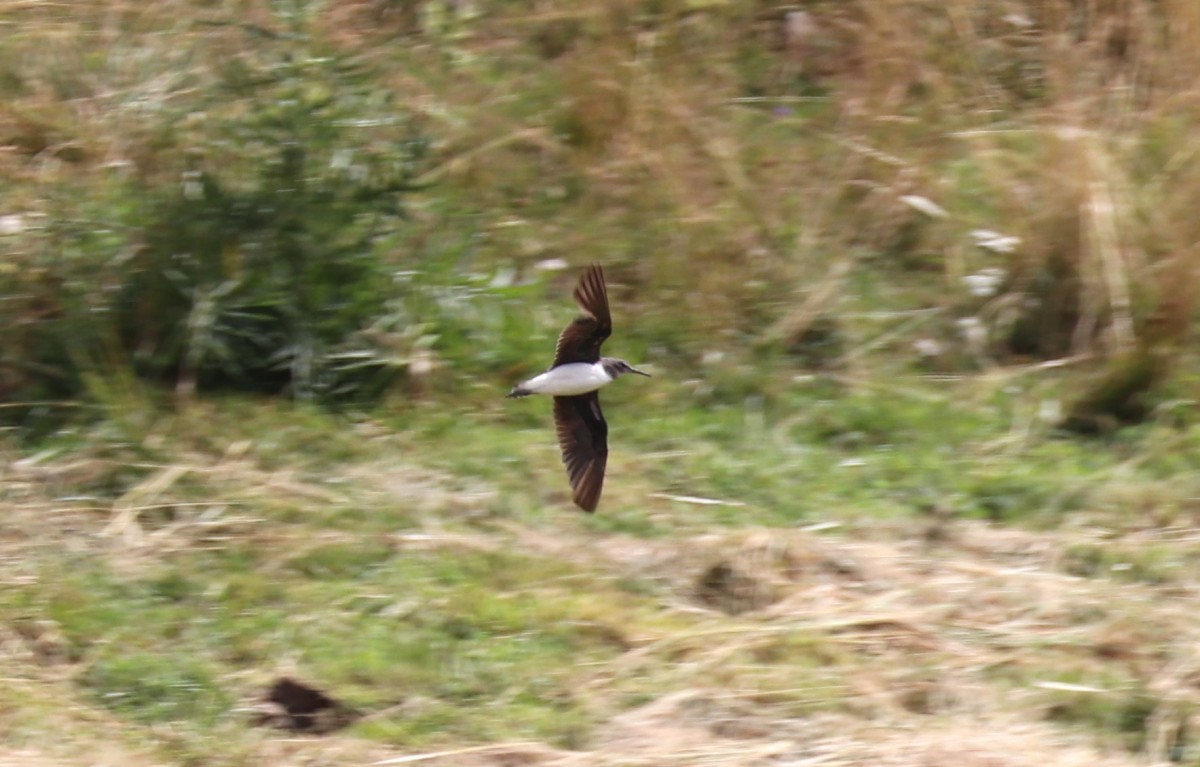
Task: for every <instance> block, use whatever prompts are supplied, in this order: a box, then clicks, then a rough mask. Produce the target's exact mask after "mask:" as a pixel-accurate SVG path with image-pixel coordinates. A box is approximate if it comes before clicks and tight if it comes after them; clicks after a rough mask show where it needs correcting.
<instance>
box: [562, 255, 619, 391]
mask: <svg viewBox="0 0 1200 767" xmlns="http://www.w3.org/2000/svg"><path fill="white" fill-rule="evenodd" d="M575 303H577V304H579V308H580V309H582V310H583V311H584V314H583V315H581V316H579V317H576V318H575V319H574V320H572V321H571V324H570V325H567V327H566V328H564V329H563V332H562V333H560V334H559V336H558V345H557V346H556V347H555V348H554V364H553V365H551V367H558V366H559V365H565V364H567V363H568V362H596V361H598V360H599V359H600V344H602V343H604V339H606V338H608V337H609V335H611V334H612V315H610V314H609V313H608V289H607V288H606V287H605V285H604V270H603V269H601V268H600V265H599V264H592V265H591V266H589V267H588V270H587V271H586V272H584V273H583V276H582V277H580V278H579V284H578V285H576V286H575Z"/></svg>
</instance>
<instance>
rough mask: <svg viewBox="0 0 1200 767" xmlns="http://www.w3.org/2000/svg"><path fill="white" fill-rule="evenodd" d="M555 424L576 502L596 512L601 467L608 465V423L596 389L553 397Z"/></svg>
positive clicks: (601, 473) (600, 487)
mask: <svg viewBox="0 0 1200 767" xmlns="http://www.w3.org/2000/svg"><path fill="white" fill-rule="evenodd" d="M554 425H555V427H556V428H557V430H558V446H559V447H560V448H562V459H563V463H564V464H566V466H567V477H568V478H569V479H570V480H571V490H572V491H573V496H574V499H575V505H577V506H578V507H579V508H581V509H583V510H584V511H588V512H592V511H595V510H596V504H598V503H600V490H601V489H602V488H603V487H604V467H605V466H606V465H607V464H608V424H606V423H605V422H604V413H602V412H600V398H599V397H598V396H596V392H589V393H587V394H580V395H578V396H575V397H555V398H554Z"/></svg>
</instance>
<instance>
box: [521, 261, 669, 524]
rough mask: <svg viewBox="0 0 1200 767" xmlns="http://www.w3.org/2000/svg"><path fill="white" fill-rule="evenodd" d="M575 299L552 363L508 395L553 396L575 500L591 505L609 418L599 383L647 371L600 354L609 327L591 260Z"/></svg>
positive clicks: (599, 275) (600, 479)
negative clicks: (575, 313) (575, 314)
mask: <svg viewBox="0 0 1200 767" xmlns="http://www.w3.org/2000/svg"><path fill="white" fill-rule="evenodd" d="M575 303H577V304H579V308H580V309H582V310H583V314H582V315H580V316H579V317H576V318H575V319H574V320H572V321H571V324H570V325H567V327H566V328H564V329H563V332H562V333H561V334H560V335H559V336H558V345H557V346H556V347H555V348H554V363H553V364H552V365H551V366H550V369H549V370H547V371H546V372H545V373H542V374H541V375H536V376H534V377H533V378H530V379H529V380H528V381H525V382H524V383H521V384H518V385H517V386H514V387H513V390H512V391H511V392H509V393H508V396H509V397H525V396H528V395H530V394H549V395H550V396H552V397H554V425H555V428H556V429H557V430H558V446H559V447H560V448H561V449H562V459H563V463H564V464H566V467H567V477H568V478H569V479H570V481H571V491H572V496H573V498H574V500H575V505H577V506H578V507H579V508H581V509H583V510H584V511H588V512H592V511H595V510H596V504H598V503H599V502H600V490H601V488H603V486H604V467H605V464H607V463H608V424H607V423H605V421H604V413H602V412H601V411H600V397H599V396H597V392H598V390H599V389H600V387H602V386H604V385H606V384H608V383H611V382H612V381H613V380H614V379H616V378H617V377H618V376H621V375H624V374H625V373H637V374H638V375H643V376H649V375H650V374H649V373H646V372H643V371H641V370H638V369H637V368H635V367H634V366H633V365H630V364H629V363H628V362H626V361H625V360H619V359H616V358H615V357H601V356H600V344H602V343H604V339H606V338H608V336H609V335H610V334H611V333H612V316H611V315H610V314H609V313H608V290H607V288H605V286H604V271H603V270H602V269H601V268H600V267H599V265H592V266H590V267H588V270H587V271H586V272H584V273H583V276H582V277H580V278H579V284H578V285H576V286H575Z"/></svg>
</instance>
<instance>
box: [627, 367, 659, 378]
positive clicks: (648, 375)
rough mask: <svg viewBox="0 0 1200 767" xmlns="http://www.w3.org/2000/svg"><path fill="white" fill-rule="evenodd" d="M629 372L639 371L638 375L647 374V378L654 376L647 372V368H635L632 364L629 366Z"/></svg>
mask: <svg viewBox="0 0 1200 767" xmlns="http://www.w3.org/2000/svg"><path fill="white" fill-rule="evenodd" d="M629 372H630V373H637V374H638V375H640V376H646V377H647V378H653V377H654V376H652V375H650V374H649V373H647V372H646V371H645V370H638V369H637V368H635V367H634V366H633V365H630V366H629Z"/></svg>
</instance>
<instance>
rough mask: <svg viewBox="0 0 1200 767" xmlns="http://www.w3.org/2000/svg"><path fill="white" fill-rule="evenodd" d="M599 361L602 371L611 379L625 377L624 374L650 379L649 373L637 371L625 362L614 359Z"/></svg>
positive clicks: (604, 358) (605, 358) (607, 358)
mask: <svg viewBox="0 0 1200 767" xmlns="http://www.w3.org/2000/svg"><path fill="white" fill-rule="evenodd" d="M600 361H601V362H602V363H603V364H604V371H605V372H606V373H608V374H609V375H610V376H612V377H613V378H616V377H617V376H622V375H625V374H626V373H637V374H638V375H640V376H646V377H647V378H650V374H649V373H647V372H646V371H644V370H638V369H637V368H635V367H634V366H633V365H630V364H629V363H628V362H626V361H625V360H619V359H617V358H616V357H603V358H601V360H600Z"/></svg>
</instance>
